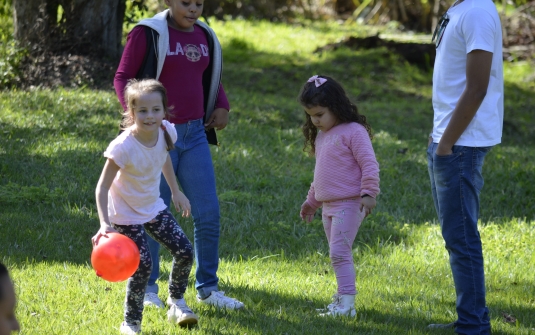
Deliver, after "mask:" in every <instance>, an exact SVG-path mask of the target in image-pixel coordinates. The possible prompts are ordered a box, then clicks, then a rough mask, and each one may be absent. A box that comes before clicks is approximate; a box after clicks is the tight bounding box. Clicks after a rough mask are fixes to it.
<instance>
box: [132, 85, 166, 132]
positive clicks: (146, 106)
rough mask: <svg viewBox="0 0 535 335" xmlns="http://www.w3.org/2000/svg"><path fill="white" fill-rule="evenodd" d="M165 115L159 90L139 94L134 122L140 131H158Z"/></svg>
mask: <svg viewBox="0 0 535 335" xmlns="http://www.w3.org/2000/svg"><path fill="white" fill-rule="evenodd" d="M164 117H165V109H164V106H163V101H162V95H161V94H160V93H159V92H152V93H145V94H141V95H140V96H139V98H138V99H137V101H136V107H135V109H134V123H135V125H136V129H137V131H138V132H139V133H141V132H143V133H151V132H157V131H158V129H159V128H160V126H161V125H162V120H163V119H164Z"/></svg>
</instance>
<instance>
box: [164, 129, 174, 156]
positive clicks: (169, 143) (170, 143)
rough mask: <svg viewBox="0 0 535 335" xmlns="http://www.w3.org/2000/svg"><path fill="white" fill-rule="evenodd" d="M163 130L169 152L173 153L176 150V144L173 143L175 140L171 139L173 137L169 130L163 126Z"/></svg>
mask: <svg viewBox="0 0 535 335" xmlns="http://www.w3.org/2000/svg"><path fill="white" fill-rule="evenodd" d="M162 130H163V136H164V138H165V144H167V151H171V150H173V149H174V148H175V143H173V140H172V139H171V135H169V133H168V132H167V129H166V128H165V126H164V125H163V124H162Z"/></svg>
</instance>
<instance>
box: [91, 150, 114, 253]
mask: <svg viewBox="0 0 535 335" xmlns="http://www.w3.org/2000/svg"><path fill="white" fill-rule="evenodd" d="M119 169H120V168H119V166H118V165H117V164H115V162H114V161H113V159H110V158H108V159H107V160H106V164H104V168H103V169H102V174H101V175H100V179H99V180H98V183H97V188H96V190H95V196H96V199H97V210H98V218H99V220H100V229H99V231H98V232H97V233H96V235H95V236H93V238H92V239H91V241H92V242H93V245H97V244H98V240H99V239H100V237H102V236H107V233H113V232H117V231H116V230H115V229H114V228H113V227H112V226H111V223H110V218H109V216H108V192H109V191H110V187H111V184H112V182H113V180H114V179H115V176H116V175H117V172H118V171H119Z"/></svg>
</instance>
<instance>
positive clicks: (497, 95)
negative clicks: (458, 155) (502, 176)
mask: <svg viewBox="0 0 535 335" xmlns="http://www.w3.org/2000/svg"><path fill="white" fill-rule="evenodd" d="M448 16H449V20H450V21H449V23H448V25H447V26H446V29H445V30H444V35H443V36H442V40H441V42H440V44H439V46H438V48H437V54H436V60H435V67H434V73H433V109H434V111H435V117H434V122H433V134H432V136H433V141H434V142H436V143H438V142H439V141H440V139H441V137H442V135H443V134H444V131H445V130H446V126H447V125H448V123H449V122H450V119H451V116H452V114H453V110H454V109H455V106H456V105H457V102H458V101H459V98H460V97H461V94H462V92H463V91H464V89H465V88H466V59H467V54H468V53H470V52H471V51H473V50H484V51H488V52H492V66H491V71H490V81H489V87H488V89H487V95H486V96H485V99H483V102H482V103H481V106H480V107H479V109H478V111H477V113H476V115H475V116H474V118H473V120H472V122H470V124H469V125H468V127H467V129H466V130H465V131H464V133H463V134H462V135H461V137H460V138H459V140H458V141H457V143H455V144H456V145H463V146H471V147H486V146H492V145H495V144H498V143H500V142H501V137H502V127H503V58H502V57H503V56H502V29H501V24H500V17H499V15H498V11H497V10H496V6H495V5H494V3H493V2H492V1H490V0H465V1H463V2H461V3H459V4H458V5H456V6H454V7H452V8H450V9H449V10H448ZM439 38H440V37H439Z"/></svg>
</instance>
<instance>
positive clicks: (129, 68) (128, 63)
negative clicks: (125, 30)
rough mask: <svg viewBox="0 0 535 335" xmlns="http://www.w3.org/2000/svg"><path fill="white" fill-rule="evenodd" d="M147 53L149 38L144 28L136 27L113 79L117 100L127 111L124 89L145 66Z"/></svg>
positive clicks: (128, 40)
mask: <svg viewBox="0 0 535 335" xmlns="http://www.w3.org/2000/svg"><path fill="white" fill-rule="evenodd" d="M146 53H147V37H146V36H145V28H144V26H136V27H134V29H132V31H131V32H130V33H129V34H128V36H127V38H126V45H125V47H124V51H123V55H122V57H121V62H120V63H119V67H118V68H117V72H115V78H114V79H113V86H114V87H115V93H117V98H119V102H120V103H121V105H122V106H123V110H126V102H125V100H124V88H125V87H126V84H128V80H130V79H133V78H135V77H136V74H137V72H138V71H139V69H140V68H141V65H142V64H143V59H145V54H146Z"/></svg>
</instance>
